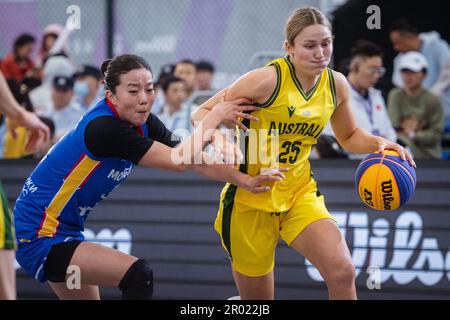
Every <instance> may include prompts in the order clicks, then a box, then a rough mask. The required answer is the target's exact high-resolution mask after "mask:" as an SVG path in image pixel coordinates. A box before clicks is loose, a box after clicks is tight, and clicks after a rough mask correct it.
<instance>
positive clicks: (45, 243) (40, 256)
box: [16, 235, 84, 282]
mask: <svg viewBox="0 0 450 320" xmlns="http://www.w3.org/2000/svg"><path fill="white" fill-rule="evenodd" d="M73 240H79V241H84V236H75V237H70V236H58V235H55V236H54V237H51V238H50V237H42V238H37V239H34V240H31V241H30V242H23V243H20V242H19V243H18V250H17V252H16V259H17V262H18V263H19V264H20V266H21V267H22V268H23V269H24V270H25V271H26V272H27V273H28V274H29V275H30V276H32V277H33V278H35V279H36V280H38V281H39V282H45V281H47V279H46V278H45V274H44V264H45V261H46V260H47V255H48V254H49V252H50V249H51V248H52V246H54V245H56V244H58V243H62V242H68V241H73Z"/></svg>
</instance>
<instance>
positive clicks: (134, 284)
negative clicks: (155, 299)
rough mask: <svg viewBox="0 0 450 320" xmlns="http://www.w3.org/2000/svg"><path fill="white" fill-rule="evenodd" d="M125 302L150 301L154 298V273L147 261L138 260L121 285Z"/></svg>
mask: <svg viewBox="0 0 450 320" xmlns="http://www.w3.org/2000/svg"><path fill="white" fill-rule="evenodd" d="M119 289H120V290H121V291H122V299H123V300H149V299H151V298H152V296H153V271H152V269H151V268H150V265H149V264H148V263H147V261H145V260H143V259H139V260H137V261H136V262H135V263H133V264H132V265H131V267H130V269H128V271H127V272H126V273H125V275H124V276H123V278H122V280H121V281H120V283H119Z"/></svg>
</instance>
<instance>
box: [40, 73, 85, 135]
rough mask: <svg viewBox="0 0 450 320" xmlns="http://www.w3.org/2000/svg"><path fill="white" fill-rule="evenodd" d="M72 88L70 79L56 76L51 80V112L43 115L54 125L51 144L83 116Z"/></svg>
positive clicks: (71, 79)
mask: <svg viewBox="0 0 450 320" xmlns="http://www.w3.org/2000/svg"><path fill="white" fill-rule="evenodd" d="M73 86H74V81H73V78H72V77H65V76H57V77H55V78H54V80H53V87H52V92H51V98H52V105H53V110H52V111H50V112H48V113H47V114H45V116H46V117H48V118H50V119H51V120H53V123H54V124H55V136H54V138H53V143H55V142H57V141H58V140H59V139H60V138H61V137H62V136H64V135H65V134H66V133H67V132H68V131H70V130H71V129H72V128H73V127H74V126H75V125H76V124H77V123H78V121H79V120H80V119H81V117H82V116H83V114H84V110H83V109H82V108H81V107H80V105H79V104H78V103H77V102H76V100H75V99H74V92H73Z"/></svg>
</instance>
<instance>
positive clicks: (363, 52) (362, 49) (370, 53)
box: [350, 40, 383, 58]
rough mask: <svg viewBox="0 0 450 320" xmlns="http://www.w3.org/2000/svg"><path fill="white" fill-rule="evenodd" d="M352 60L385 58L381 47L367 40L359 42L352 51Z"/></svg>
mask: <svg viewBox="0 0 450 320" xmlns="http://www.w3.org/2000/svg"><path fill="white" fill-rule="evenodd" d="M350 56H351V58H354V57H357V56H359V57H364V58H371V57H383V51H382V50H381V48H380V47H379V46H377V45H376V44H375V43H373V42H370V41H367V40H358V42H356V44H355V45H354V46H353V47H352V49H351V50H350Z"/></svg>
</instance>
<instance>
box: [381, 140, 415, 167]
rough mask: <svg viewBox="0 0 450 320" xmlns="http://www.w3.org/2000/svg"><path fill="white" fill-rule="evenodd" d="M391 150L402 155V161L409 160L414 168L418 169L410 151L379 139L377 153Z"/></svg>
mask: <svg viewBox="0 0 450 320" xmlns="http://www.w3.org/2000/svg"><path fill="white" fill-rule="evenodd" d="M386 149H390V150H394V151H397V152H398V153H399V155H400V158H401V159H402V160H407V161H408V162H409V163H410V164H411V165H412V166H413V167H414V168H416V163H415V162H414V160H413V157H412V155H411V153H409V151H408V150H406V149H405V148H403V147H402V146H401V145H399V144H398V143H395V142H392V141H390V140H387V139H384V138H381V137H377V151H376V152H382V151H383V150H386Z"/></svg>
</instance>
